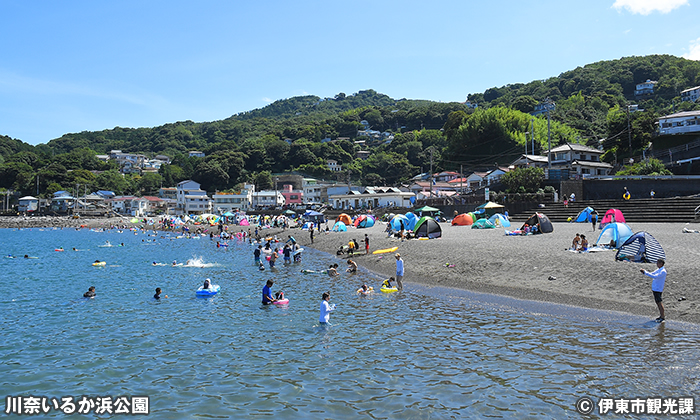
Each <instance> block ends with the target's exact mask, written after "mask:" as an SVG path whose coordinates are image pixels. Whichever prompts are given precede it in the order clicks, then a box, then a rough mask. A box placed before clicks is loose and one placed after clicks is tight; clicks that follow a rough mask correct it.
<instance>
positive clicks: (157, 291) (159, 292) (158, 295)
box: [153, 287, 168, 300]
mask: <svg viewBox="0 0 700 420" xmlns="http://www.w3.org/2000/svg"><path fill="white" fill-rule="evenodd" d="M160 294H161V290H160V287H156V294H155V295H153V299H157V300H159V299H160ZM165 298H166V299H167V298H168V295H165Z"/></svg>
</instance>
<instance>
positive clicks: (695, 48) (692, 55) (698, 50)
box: [683, 38, 700, 60]
mask: <svg viewBox="0 0 700 420" xmlns="http://www.w3.org/2000/svg"><path fill="white" fill-rule="evenodd" d="M683 58H687V59H688V60H700V38H698V39H696V40H695V41H690V47H688V53H687V54H683Z"/></svg>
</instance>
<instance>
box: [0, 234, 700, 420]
mask: <svg viewBox="0 0 700 420" xmlns="http://www.w3.org/2000/svg"><path fill="white" fill-rule="evenodd" d="M106 241H109V242H110V244H111V245H114V246H111V247H106V246H104V245H105V243H106ZM228 243H229V246H228V247H222V248H217V247H216V241H210V240H209V239H208V238H207V237H204V238H198V239H188V238H176V235H174V234H165V233H160V232H159V233H157V234H155V235H154V234H151V235H147V234H144V233H143V232H131V231H124V232H121V233H119V232H116V231H109V232H94V231H89V230H86V229H83V230H75V229H22V230H10V229H1V230H0V244H2V245H1V247H2V248H1V250H0V252H2V254H4V255H5V256H7V255H8V254H12V255H13V256H17V258H2V260H0V265H1V266H0V272H1V273H2V275H1V276H0V290H2V294H1V295H0V314H1V315H0V319H2V333H3V338H2V340H0V366H2V377H1V378H0V394H2V395H1V396H2V398H3V399H5V403H6V404H5V406H3V411H4V412H11V411H12V410H11V409H10V408H8V405H7V404H8V401H11V399H10V398H7V397H17V396H21V397H29V396H38V397H46V398H47V401H51V399H52V398H53V399H56V400H58V401H62V400H61V399H62V398H65V397H73V399H74V400H75V401H76V402H77V401H78V399H79V398H80V397H81V396H86V397H88V398H92V399H93V401H96V400H95V399H96V398H97V397H100V398H106V397H111V398H112V399H113V400H115V399H117V398H118V397H120V396H126V397H131V396H142V397H143V396H145V397H148V403H149V407H148V409H149V412H150V416H151V417H153V418H198V417H205V418H270V417H272V416H274V417H275V418H305V419H314V418H318V419H341V418H373V419H395V418H402V419H404V418H415V419H450V418H486V417H488V418H557V419H561V418H581V417H582V415H581V414H579V412H577V411H576V407H577V401H579V400H580V399H581V398H582V397H590V398H591V400H592V401H593V402H594V404H597V403H598V402H599V401H600V400H601V399H603V400H607V399H610V400H612V399H614V400H620V401H624V400H632V399H635V398H640V399H644V400H646V399H647V398H650V399H654V398H662V399H664V400H667V399H674V400H675V401H678V400H679V399H682V398H692V399H693V403H696V402H698V401H696V400H695V399H696V397H698V391H699V390H700V386H699V385H698V381H697V378H698V376H699V374H700V362H698V356H699V354H700V353H699V352H698V343H700V331H699V330H698V328H697V326H695V325H692V324H684V323H677V322H673V321H668V322H666V323H663V324H656V323H654V322H650V321H649V319H647V318H639V317H634V316H630V315H625V314H621V313H614V312H601V311H590V310H583V309H577V308H568V307H564V306H559V305H551V304H542V303H533V302H523V301H517V300H511V299H503V298H498V297H493V296H488V295H478V294H472V293H468V292H464V291H458V290H453V289H440V288H425V287H419V286H417V285H413V284H410V283H407V284H406V285H405V291H404V292H402V293H394V294H383V293H380V292H378V289H379V285H380V279H378V278H377V277H376V276H375V275H372V274H371V273H366V272H360V273H358V274H356V275H350V274H345V273H343V270H342V267H341V270H340V271H341V273H342V275H341V276H340V277H338V278H329V277H328V276H325V275H321V274H303V273H302V272H301V271H302V270H323V269H324V268H327V266H328V265H329V264H331V263H333V262H342V260H337V259H336V257H335V256H332V255H330V254H326V253H322V252H317V251H314V250H311V249H307V250H305V251H304V252H303V258H302V262H301V263H294V264H290V265H284V264H283V261H282V259H281V258H280V259H278V261H277V268H276V269H275V270H271V269H270V268H269V267H268V268H267V269H266V270H265V271H259V270H258V267H257V266H256V265H255V264H254V263H253V250H254V247H253V246H251V245H249V244H246V243H243V242H239V241H236V240H231V241H228ZM121 244H123V246H121ZM59 247H63V248H64V251H63V252H57V251H55V250H54V249H56V248H59ZM72 248H76V249H77V251H73V250H72ZM25 254H26V255H28V256H31V257H37V258H36V259H34V258H31V259H25V258H23V256H24V255H25ZM263 255H264V254H263ZM359 258H377V257H376V256H367V257H365V256H361V257H359ZM95 260H100V261H105V262H106V266H104V267H94V266H92V263H93V262H94V261H95ZM154 262H155V263H156V265H155V266H154V265H153V263H154ZM173 263H174V264H175V265H173ZM341 266H342V264H341ZM406 270H407V278H409V279H410V262H409V263H407V267H406ZM516 277H517V274H515V273H514V279H516ZM205 278H210V279H211V281H212V283H213V284H219V285H220V286H221V292H220V293H219V294H218V295H216V296H214V297H210V298H198V297H196V296H195V291H196V289H197V288H198V287H199V286H200V285H201V284H202V283H203V281H204V279H205ZM268 279H273V280H275V284H274V286H273V288H272V290H273V292H275V291H280V290H282V291H284V292H285V296H286V297H288V298H289V299H290V303H289V305H286V306H276V305H271V306H262V305H261V303H260V302H261V290H262V287H263V286H264V284H265V282H266V281H267V280H268ZM363 282H366V283H367V284H369V285H371V286H374V289H375V290H376V291H377V292H375V293H374V294H372V295H370V296H367V297H365V296H358V295H357V294H356V290H357V289H358V288H359V287H360V286H361V284H362V283H363ZM90 286H95V287H96V291H97V297H96V298H94V299H86V298H83V297H82V294H83V293H84V292H85V291H87V289H88V287H90ZM156 287H160V288H162V289H163V296H165V295H168V298H167V299H165V298H163V299H161V300H160V301H156V300H155V299H153V294H154V289H155V288H156ZM325 291H330V293H331V303H335V304H336V308H335V311H334V312H332V313H331V322H330V325H320V324H319V323H318V316H319V306H320V302H321V294H322V293H323V292H325ZM653 315H654V314H650V316H653ZM683 401H684V402H687V399H684V400H683ZM616 404H622V403H616ZM617 407H618V406H614V407H613V409H612V411H614V410H615V409H616V408H617ZM619 407H622V405H620V406H619ZM598 410H599V408H598V406H596V407H595V411H594V412H593V415H592V417H597V416H599V414H600V412H599V411H598ZM628 410H629V407H628ZM693 411H696V410H693ZM62 416H65V414H64V413H63V412H62V411H60V410H57V409H54V407H51V406H50V409H49V410H47V412H46V413H42V414H41V415H40V417H62ZM614 416H615V417H619V418H625V417H627V418H636V417H638V416H637V415H633V414H626V415H625V414H623V415H614ZM87 417H94V418H112V417H116V418H118V417H122V416H121V415H118V414H112V415H109V414H107V413H104V414H95V410H94V409H93V410H92V411H91V412H90V413H89V414H88V416H87ZM652 417H653V416H652ZM664 417H666V418H673V417H679V418H689V417H693V416H692V415H690V416H687V415H685V416H681V415H678V416H673V415H671V416H668V415H667V416H664Z"/></svg>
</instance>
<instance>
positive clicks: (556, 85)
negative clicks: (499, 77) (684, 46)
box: [468, 55, 700, 143]
mask: <svg viewBox="0 0 700 420" xmlns="http://www.w3.org/2000/svg"><path fill="white" fill-rule="evenodd" d="M646 80H652V81H655V82H658V83H656V85H655V86H654V94H653V95H649V96H645V97H635V94H634V91H635V88H636V86H637V84H638V83H643V82H645V81H646ZM695 86H700V62H698V61H694V60H687V59H685V58H680V57H675V56H672V55H649V56H642V57H634V56H633V57H624V58H621V59H619V60H609V61H599V62H596V63H592V64H588V65H585V66H583V67H577V68H576V69H574V70H571V71H567V72H564V73H562V74H560V75H559V76H557V77H551V78H548V79H545V80H534V81H532V82H530V83H514V84H509V85H505V86H502V87H493V88H490V89H487V90H486V91H485V92H484V93H475V94H470V95H469V96H468V99H469V100H470V101H471V102H474V103H478V104H479V106H483V107H492V106H497V105H503V106H507V107H511V108H513V109H517V110H519V111H523V112H532V111H533V110H534V107H535V105H537V104H538V103H540V102H542V101H544V100H545V99H547V98H549V99H551V100H552V101H554V102H555V103H556V109H555V111H554V112H553V113H552V117H553V118H554V119H556V120H557V121H560V122H562V123H565V124H567V125H569V126H571V127H573V128H576V129H577V130H579V131H580V133H581V137H583V138H588V139H592V140H594V139H599V138H604V137H608V136H609V134H611V133H608V132H607V121H606V119H607V116H608V111H609V110H610V109H614V108H616V107H620V108H625V107H626V106H627V105H628V104H638V105H639V108H640V109H644V110H646V111H650V112H652V113H653V114H654V115H665V114H669V113H672V112H674V110H675V111H681V110H691V109H700V105H699V104H694V105H693V104H690V103H687V102H686V103H681V101H680V92H681V91H682V90H684V89H688V88H691V87H695ZM674 105H675V108H674ZM612 134H614V133H612ZM591 143H592V142H591Z"/></svg>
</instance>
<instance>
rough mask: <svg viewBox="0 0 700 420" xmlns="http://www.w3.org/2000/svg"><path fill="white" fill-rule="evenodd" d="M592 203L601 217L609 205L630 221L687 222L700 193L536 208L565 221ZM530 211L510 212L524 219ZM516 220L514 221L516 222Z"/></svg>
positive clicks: (523, 220)
mask: <svg viewBox="0 0 700 420" xmlns="http://www.w3.org/2000/svg"><path fill="white" fill-rule="evenodd" d="M588 206H590V207H593V208H594V209H595V210H596V211H597V212H598V219H599V220H600V219H602V218H603V215H604V214H605V212H606V211H608V209H612V208H615V209H619V210H620V211H622V214H623V215H624V216H625V221H627V222H629V223H653V222H659V223H662V222H663V223H688V222H694V221H699V220H700V219H697V218H696V215H695V209H696V208H698V206H700V197H678V198H654V199H652V198H643V199H637V200H627V201H625V200H587V201H576V202H574V203H569V207H568V208H567V207H566V206H564V204H563V203H547V204H546V205H545V207H544V208H540V209H538V211H540V212H541V213H544V214H545V215H547V217H549V219H550V220H551V221H552V222H566V221H568V219H569V217H572V218H575V217H576V215H578V213H579V212H580V211H581V210H583V209H584V208H586V207H588ZM532 213H534V210H533V211H532V212H523V213H517V214H511V215H510V218H511V220H514V221H516V222H523V223H524V222H525V220H527V218H529V217H530V216H532ZM516 224H517V223H516Z"/></svg>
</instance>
